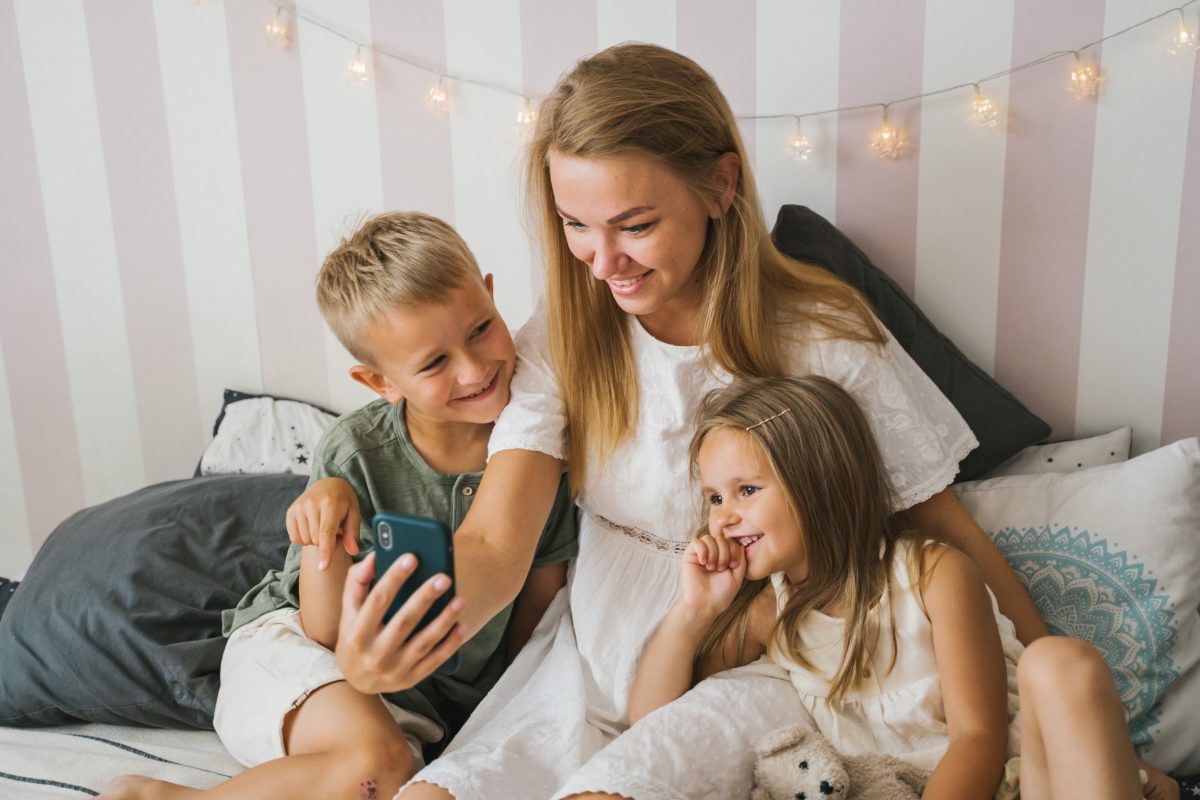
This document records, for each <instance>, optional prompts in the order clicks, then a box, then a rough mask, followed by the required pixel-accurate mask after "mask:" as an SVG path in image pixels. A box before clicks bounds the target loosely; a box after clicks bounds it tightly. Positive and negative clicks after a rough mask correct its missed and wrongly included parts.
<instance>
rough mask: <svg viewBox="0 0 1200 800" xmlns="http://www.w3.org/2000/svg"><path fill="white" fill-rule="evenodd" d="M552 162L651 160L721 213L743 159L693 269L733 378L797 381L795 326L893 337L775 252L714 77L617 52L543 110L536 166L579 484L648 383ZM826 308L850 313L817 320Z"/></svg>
mask: <svg viewBox="0 0 1200 800" xmlns="http://www.w3.org/2000/svg"><path fill="white" fill-rule="evenodd" d="M551 153H557V154H561V155H564V156H572V157H581V158H603V157H610V156H628V155H634V156H644V157H647V158H651V159H653V160H655V161H657V162H658V163H660V164H662V165H664V166H666V167H667V168H668V169H670V170H671V172H672V173H673V174H675V175H676V176H677V177H678V178H679V179H680V180H682V181H683V182H684V183H685V184H686V185H687V186H688V188H689V189H690V190H691V191H692V192H693V193H694V194H695V196H696V197H698V198H699V199H700V200H701V201H702V202H703V203H704V204H705V206H706V207H709V206H716V207H721V197H722V188H723V187H721V186H719V185H718V184H717V182H716V180H715V173H716V168H717V165H718V163H719V162H720V160H721V158H722V156H725V155H726V154H728V153H732V154H734V155H736V156H737V160H738V177H737V185H736V187H735V195H734V198H733V203H732V206H731V207H730V209H729V211H728V212H726V213H725V214H724V215H723V216H722V217H720V218H719V219H714V220H710V222H709V229H708V233H707V240H706V242H705V246H704V250H703V252H702V254H701V256H700V261H699V263H698V264H697V266H696V272H695V276H696V278H697V279H699V281H700V286H701V292H702V299H701V300H700V309H699V324H700V333H699V338H700V344H702V345H703V346H704V348H705V354H706V357H708V358H710V359H711V360H713V361H715V362H716V364H718V365H719V366H721V367H722V368H724V369H725V370H726V371H728V372H729V373H731V374H733V375H745V376H750V375H758V376H766V375H783V374H785V363H784V362H785V352H786V348H787V341H786V339H785V338H784V337H782V336H781V335H780V332H781V330H783V328H782V327H781V326H785V325H788V324H789V323H793V322H794V323H815V324H816V325H818V326H820V327H822V328H823V329H824V330H825V331H826V332H827V333H830V334H832V335H834V336H839V337H847V338H853V339H859V340H864V341H873V342H882V341H883V334H882V332H881V330H880V329H879V327H878V325H877V324H876V323H875V321H874V318H873V317H872V316H871V314H870V311H869V310H868V306H867V304H866V302H865V301H864V300H863V299H862V297H861V296H860V295H859V294H858V293H857V292H856V291H855V290H854V289H852V288H851V287H849V286H848V285H846V284H845V283H843V282H841V281H840V280H838V279H837V278H836V277H834V276H833V275H832V274H831V273H829V272H827V271H825V270H823V269H821V268H820V267H816V266H813V265H809V264H803V263H800V262H798V261H795V260H793V259H791V258H788V257H787V256H785V255H783V254H782V253H780V252H779V251H778V250H777V249H776V248H775V246H774V245H773V244H772V243H771V239H770V236H769V234H768V232H767V227H766V222H765V220H764V219H763V215H762V208H761V206H760V203H759V199H758V191H757V190H756V189H755V186H754V178H753V176H752V175H751V174H750V159H749V158H748V157H747V156H746V150H745V148H744V147H743V146H742V141H741V137H740V135H739V133H738V128H737V123H736V121H735V120H734V117H733V113H732V111H730V108H729V104H728V102H726V100H725V97H724V96H723V95H722V94H721V91H720V89H718V88H717V84H716V82H715V81H714V80H713V79H712V76H710V75H709V74H708V73H707V72H705V71H704V70H703V69H702V68H701V67H700V66H699V65H698V64H696V63H695V62H694V61H692V60H690V59H688V58H686V57H684V56H682V55H680V54H678V53H675V52H673V51H671V50H667V49H665V48H663V47H658V46H656V45H647V44H623V45H617V46H615V47H610V48H608V49H607V50H604V51H602V52H600V53H598V54H596V55H594V56H591V57H590V58H587V59H584V60H583V61H580V62H579V63H578V64H576V65H575V67H574V68H573V69H572V70H571V71H570V72H568V73H567V74H566V75H565V76H564V77H563V78H562V79H561V80H560V81H559V83H558V85H557V86H556V87H555V89H554V91H553V92H552V93H551V94H550V96H549V97H548V98H547V99H546V101H545V102H543V103H542V105H541V107H540V109H539V111H538V122H537V129H536V131H535V133H534V134H533V137H532V139H531V141H530V144H529V149H528V153H527V156H528V160H527V166H526V189H527V190H528V194H529V202H530V207H529V212H530V223H531V228H532V230H534V231H536V232H538V234H539V235H540V237H541V239H542V245H543V250H544V252H545V256H546V262H545V263H546V289H547V298H548V300H549V303H548V313H549V317H548V319H549V328H550V341H551V356H552V359H553V363H554V367H555V370H556V372H557V375H558V381H559V385H560V387H561V389H562V396H563V402H564V405H565V408H566V416H567V428H568V432H569V436H568V442H569V451H568V464H569V467H570V471H571V477H572V482H573V483H574V485H575V486H576V487H578V486H580V485H581V484H580V482H581V480H582V478H583V472H584V467H585V463H586V456H587V455H588V453H589V452H595V453H596V454H597V455H598V456H599V457H600V458H603V457H604V456H605V455H606V454H607V453H609V452H611V450H612V449H613V448H614V447H615V446H617V445H618V444H620V443H621V441H623V440H624V439H625V438H626V437H628V436H629V435H630V433H631V432H632V431H633V429H634V425H635V422H636V420H637V413H638V409H637V396H638V395H637V374H636V372H635V369H634V364H633V356H632V353H631V350H630V343H629V339H628V333H627V331H626V328H625V323H626V315H625V313H624V312H622V311H621V309H620V308H619V307H618V306H617V304H616V301H615V300H614V299H613V297H612V294H611V292H609V290H608V288H607V286H605V284H604V283H603V282H602V281H598V280H595V279H594V278H593V277H592V275H591V273H590V271H589V270H588V268H587V265H586V264H583V263H582V262H580V261H579V260H578V259H576V258H575V257H574V256H573V255H572V254H571V251H570V249H569V248H568V246H567V241H566V237H565V235H564V232H563V227H562V223H561V221H560V218H559V216H558V212H557V210H556V208H555V203H554V192H553V187H552V186H551V183H550V167H549V159H550V155H551ZM816 303H820V304H823V305H824V306H826V307H828V308H832V309H836V310H839V311H841V312H843V313H841V314H839V315H837V316H835V317H831V316H828V315H820V314H816V313H813V312H812V311H811V310H810V309H812V308H813V307H814V305H813V304H816ZM800 328H805V329H808V328H811V324H810V325H801V326H800ZM800 328H797V330H799V329H800Z"/></svg>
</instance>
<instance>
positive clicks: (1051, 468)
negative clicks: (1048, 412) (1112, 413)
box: [983, 426, 1133, 478]
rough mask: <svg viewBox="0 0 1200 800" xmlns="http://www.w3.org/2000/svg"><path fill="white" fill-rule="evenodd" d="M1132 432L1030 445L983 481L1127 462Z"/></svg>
mask: <svg viewBox="0 0 1200 800" xmlns="http://www.w3.org/2000/svg"><path fill="white" fill-rule="evenodd" d="M1132 434H1133V430H1132V429H1131V428H1129V427H1128V426H1126V427H1124V428H1118V429H1117V430H1115V431H1113V432H1112V433H1104V434H1101V435H1099V436H1089V437H1088V438H1086V439H1075V440H1073V441H1068V442H1052V443H1051V444H1033V445H1030V446H1029V447H1026V448H1025V449H1024V450H1022V451H1021V452H1019V453H1017V454H1016V455H1015V456H1013V457H1012V458H1010V459H1009V460H1008V461H1005V462H1004V463H1003V464H1000V465H999V466H997V467H995V468H993V469H991V470H989V471H988V472H987V474H985V475H984V476H983V477H985V478H999V477H1000V476H1001V475H1040V474H1042V473H1043V472H1074V471H1075V470H1077V469H1090V468H1091V467H1099V466H1101V465H1103V464H1116V463H1117V462H1120V461H1128V460H1129V441H1130V439H1131V437H1132Z"/></svg>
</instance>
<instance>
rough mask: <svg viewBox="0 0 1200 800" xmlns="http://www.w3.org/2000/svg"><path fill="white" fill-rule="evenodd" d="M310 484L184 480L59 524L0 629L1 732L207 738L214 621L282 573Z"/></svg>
mask: <svg viewBox="0 0 1200 800" xmlns="http://www.w3.org/2000/svg"><path fill="white" fill-rule="evenodd" d="M306 483H307V478H305V477H304V476H303V475H220V476H211V477H204V478H190V479H188V480H182V481H173V482H170V483H162V484H158V485H156V486H150V487H147V488H145V489H141V490H139V491H137V492H134V493H133V494H130V495H127V496H125V497H120V498H117V499H116V500H111V501H109V502H107V503H104V504H102V505H98V506H95V507H92V508H88V509H84V510H83V511H80V512H78V513H77V514H75V515H73V516H72V517H70V518H69V519H67V520H66V521H65V522H63V523H62V524H61V525H59V526H58V528H57V529H56V530H55V531H54V532H53V533H52V534H50V537H49V538H48V539H47V540H46V542H45V544H44V545H42V548H41V550H39V551H38V554H37V555H36V556H35V557H34V559H33V564H32V565H31V566H30V567H29V571H28V572H27V573H26V575H25V578H24V579H23V580H22V581H21V584H20V586H19V587H18V588H17V591H16V592H15V593H14V594H13V597H12V599H11V601H10V602H9V604H8V608H7V609H6V610H5V612H4V615H3V617H0V725H15V726H36V725H53V724H59V723H66V722H73V721H77V720H78V721H85V722H108V723H114V724H119V725H120V724H125V725H128V724H138V725H150V726H155V727H192V728H211V727H212V714H213V707H214V704H215V702H216V697H217V687H218V683H219V679H220V665H221V654H222V653H223V652H224V649H225V639H224V638H223V637H222V636H221V611H222V610H224V609H226V608H232V607H233V606H235V605H236V604H237V602H238V600H240V599H241V597H242V595H243V594H244V593H245V592H246V591H247V590H248V589H249V588H250V587H251V586H253V585H254V584H255V583H257V582H258V581H259V580H260V579H261V578H262V577H263V575H264V574H266V572H267V570H269V569H271V568H275V567H278V566H279V565H280V564H282V563H283V558H284V554H285V552H286V550H287V546H288V537H287V531H286V530H285V527H284V514H285V512H286V511H287V508H288V506H289V505H290V504H291V502H292V501H293V500H294V499H295V498H296V497H297V496H299V494H300V493H301V492H302V491H304V487H305V485H306Z"/></svg>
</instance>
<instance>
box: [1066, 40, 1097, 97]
mask: <svg viewBox="0 0 1200 800" xmlns="http://www.w3.org/2000/svg"><path fill="white" fill-rule="evenodd" d="M1074 55H1075V69H1074V70H1072V71H1071V85H1070V87H1068V88H1069V91H1070V92H1071V94H1072V95H1074V96H1075V97H1076V98H1078V99H1080V100H1082V99H1083V98H1085V97H1096V96H1097V95H1099V94H1100V84H1101V83H1103V82H1104V76H1102V75H1101V74H1100V73H1099V72H1098V71H1097V70H1095V69H1093V68H1092V66H1091V65H1090V64H1084V63H1083V59H1081V58H1080V57H1079V53H1078V51H1077V52H1075V54H1074Z"/></svg>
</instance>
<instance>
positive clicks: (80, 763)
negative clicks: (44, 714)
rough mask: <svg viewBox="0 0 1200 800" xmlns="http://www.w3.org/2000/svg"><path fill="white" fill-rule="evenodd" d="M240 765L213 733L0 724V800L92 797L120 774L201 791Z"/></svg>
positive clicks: (237, 771)
mask: <svg viewBox="0 0 1200 800" xmlns="http://www.w3.org/2000/svg"><path fill="white" fill-rule="evenodd" d="M242 769H243V767H242V766H241V765H240V764H238V763H237V761H235V760H234V759H233V756H231V755H229V753H228V752H227V751H226V750H225V748H224V747H222V746H221V741H220V740H219V739H218V738H217V735H216V734H215V733H213V732H212V731H182V730H161V729H154V728H126V727H119V726H116V725H91V724H88V725H69V726H61V727H56V728H23V729H22V728H0V799H2V800H17V798H20V800H41V799H42V798H68V797H69V798H80V797H95V796H96V795H97V794H99V793H100V789H101V788H102V787H103V786H104V784H105V783H107V782H108V781H109V780H111V779H112V778H115V777H116V776H118V775H124V774H127V773H137V774H139V775H148V776H150V777H153V778H160V779H163V780H168V781H172V782H174V783H180V784H183V785H185V786H191V787H193V788H196V789H207V788H209V787H211V786H214V785H215V784H217V783H220V782H221V781H223V780H225V779H226V778H228V777H230V776H232V775H236V774H237V773H239V772H241V771H242Z"/></svg>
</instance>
